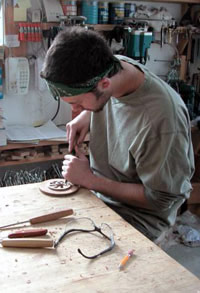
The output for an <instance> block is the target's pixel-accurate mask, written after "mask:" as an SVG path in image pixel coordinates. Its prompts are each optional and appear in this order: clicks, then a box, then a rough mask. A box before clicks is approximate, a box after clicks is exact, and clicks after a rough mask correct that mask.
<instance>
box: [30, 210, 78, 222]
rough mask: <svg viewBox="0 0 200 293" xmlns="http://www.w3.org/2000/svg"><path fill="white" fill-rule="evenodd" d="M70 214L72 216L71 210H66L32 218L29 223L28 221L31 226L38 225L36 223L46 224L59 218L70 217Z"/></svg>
mask: <svg viewBox="0 0 200 293" xmlns="http://www.w3.org/2000/svg"><path fill="white" fill-rule="evenodd" d="M72 214H73V210H72V209H68V210H63V211H59V212H55V213H51V214H47V215H43V216H40V217H36V218H32V219H30V220H29V221H30V223H31V224H38V223H44V222H48V221H54V220H57V219H59V218H63V217H66V216H70V215H72Z"/></svg>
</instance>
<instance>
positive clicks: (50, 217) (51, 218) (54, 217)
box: [0, 209, 73, 229]
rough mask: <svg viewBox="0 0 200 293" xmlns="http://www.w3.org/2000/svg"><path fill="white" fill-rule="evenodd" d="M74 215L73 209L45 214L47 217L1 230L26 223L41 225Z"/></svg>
mask: <svg viewBox="0 0 200 293" xmlns="http://www.w3.org/2000/svg"><path fill="white" fill-rule="evenodd" d="M72 214H73V210H72V209H68V210H62V211H58V212H54V213H50V214H45V215H42V216H39V217H35V218H31V219H29V220H26V221H23V222H16V223H13V224H9V225H5V226H1V227H0V229H4V228H7V227H12V226H16V225H20V224H24V223H28V222H30V224H39V223H44V222H48V221H54V220H57V219H59V218H63V217H66V216H70V215H72Z"/></svg>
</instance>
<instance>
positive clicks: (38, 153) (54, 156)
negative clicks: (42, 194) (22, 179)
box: [0, 135, 89, 168]
mask: <svg viewBox="0 0 200 293" xmlns="http://www.w3.org/2000/svg"><path fill="white" fill-rule="evenodd" d="M88 141H89V136H88V135H87V136H86V138H85V140H84V142H83V143H82V145H81V146H80V149H81V151H82V152H83V153H84V154H85V155H88ZM66 154H68V143H67V142H66V141H63V140H58V139H56V140H48V141H46V140H44V141H40V142H39V143H38V144H22V143H13V144H11V143H10V144H8V145H7V146H3V147H0V168H1V167H6V166H15V165H23V164H32V163H40V162H47V161H55V160H64V156H65V155H66Z"/></svg>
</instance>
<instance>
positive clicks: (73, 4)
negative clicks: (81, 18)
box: [60, 0, 77, 16]
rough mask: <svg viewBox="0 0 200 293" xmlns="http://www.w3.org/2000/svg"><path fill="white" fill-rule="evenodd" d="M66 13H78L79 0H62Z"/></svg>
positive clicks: (72, 14) (74, 14)
mask: <svg viewBox="0 0 200 293" xmlns="http://www.w3.org/2000/svg"><path fill="white" fill-rule="evenodd" d="M60 3H61V6H62V9H63V14H64V15H71V16H76V15H77V1H75V0H73V1H68V0H60Z"/></svg>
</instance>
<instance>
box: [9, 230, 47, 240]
mask: <svg viewBox="0 0 200 293" xmlns="http://www.w3.org/2000/svg"><path fill="white" fill-rule="evenodd" d="M47 232H48V230H47V229H42V228H41V229H26V230H19V231H16V232H14V233H11V234H9V235H8V238H23V237H34V236H42V235H46V234H47Z"/></svg>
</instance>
